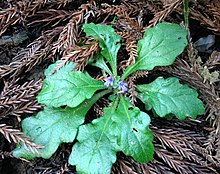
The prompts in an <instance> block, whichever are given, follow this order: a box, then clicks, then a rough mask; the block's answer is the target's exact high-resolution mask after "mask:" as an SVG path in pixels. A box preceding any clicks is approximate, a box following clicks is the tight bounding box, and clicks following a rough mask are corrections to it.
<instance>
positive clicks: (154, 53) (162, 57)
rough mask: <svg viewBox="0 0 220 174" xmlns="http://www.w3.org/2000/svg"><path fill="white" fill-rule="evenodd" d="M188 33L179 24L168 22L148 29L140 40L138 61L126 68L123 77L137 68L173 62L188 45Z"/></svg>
mask: <svg viewBox="0 0 220 174" xmlns="http://www.w3.org/2000/svg"><path fill="white" fill-rule="evenodd" d="M186 35H187V32H186V30H185V29H183V28H181V27H180V26H179V25H177V24H170V23H166V22H163V23H159V24H157V25H156V27H154V28H149V29H147V30H146V32H145V34H144V37H143V39H141V40H139V42H138V57H137V58H136V63H135V64H133V65H131V66H129V67H128V68H127V69H126V70H125V72H124V74H123V76H122V79H125V78H126V77H127V76H129V75H130V74H131V73H133V72H135V71H137V70H152V69H153V68H154V67H155V66H168V65H171V64H173V62H174V60H175V58H176V57H177V56H178V55H179V54H180V53H182V52H183V50H184V48H185V46H186V45H187V40H186Z"/></svg>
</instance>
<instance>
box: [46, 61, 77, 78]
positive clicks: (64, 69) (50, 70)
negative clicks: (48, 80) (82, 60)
mask: <svg viewBox="0 0 220 174" xmlns="http://www.w3.org/2000/svg"><path fill="white" fill-rule="evenodd" d="M60 63H61V60H58V61H56V62H55V63H54V64H51V65H50V66H49V67H48V68H47V69H46V70H45V72H44V75H45V76H46V77H49V76H51V75H53V72H54V71H55V70H56V69H57V67H58V66H59V64H60ZM76 65H77V64H76V63H73V62H68V63H67V64H66V65H65V66H63V67H61V68H60V70H59V71H60V72H71V71H72V70H73V69H74V68H75V66H76Z"/></svg>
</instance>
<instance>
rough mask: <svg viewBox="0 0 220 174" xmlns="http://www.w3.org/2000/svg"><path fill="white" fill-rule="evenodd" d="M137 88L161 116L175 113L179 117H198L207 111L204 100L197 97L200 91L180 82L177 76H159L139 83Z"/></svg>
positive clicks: (145, 100) (147, 103) (142, 98)
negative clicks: (147, 81)
mask: <svg viewBox="0 0 220 174" xmlns="http://www.w3.org/2000/svg"><path fill="white" fill-rule="evenodd" d="M137 89H138V91H139V92H140V93H139V95H140V96H141V100H142V101H143V102H144V103H146V105H147V107H148V108H149V106H151V107H152V108H153V109H154V110H155V112H156V114H157V115H159V116H160V117H165V116H166V115H167V114H174V115H176V117H177V118H179V119H185V118H186V117H187V116H189V117H192V118H196V116H197V115H201V114H204V112H205V109H204V107H203V103H202V101H201V100H199V99H198V98H197V97H198V93H197V92H196V91H195V90H193V89H191V88H189V87H188V86H187V85H182V84H180V83H179V80H178V79H177V78H173V77H171V78H167V79H164V78H161V77H159V78H157V79H156V80H155V81H153V82H152V83H150V84H145V85H138V87H137Z"/></svg>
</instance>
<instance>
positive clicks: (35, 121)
mask: <svg viewBox="0 0 220 174" xmlns="http://www.w3.org/2000/svg"><path fill="white" fill-rule="evenodd" d="M108 92H109V90H106V91H103V92H100V93H98V94H96V95H95V96H94V97H93V98H92V99H90V100H87V101H85V102H84V103H82V104H81V105H79V106H77V107H75V108H67V109H62V108H51V107H45V108H44V110H43V111H41V112H39V113H38V114H37V115H36V116H33V117H28V118H26V119H24V120H23V121H22V131H23V132H24V133H25V134H26V135H29V136H30V137H31V140H32V141H34V142H35V143H36V144H40V145H42V146H44V148H43V149H39V152H40V155H38V154H36V153H35V154H34V153H32V152H31V151H27V150H26V149H25V147H24V145H22V146H21V147H18V148H16V149H15V150H14V151H13V155H14V156H15V157H23V158H26V159H32V158H34V157H43V158H46V159H48V158H50V157H51V156H52V155H53V153H54V152H55V151H56V150H57V148H58V146H59V145H60V144H61V143H64V142H65V143H69V142H73V140H74V139H75V136H76V133H77V130H78V127H79V126H80V125H81V124H82V123H83V122H84V118H85V115H86V113H87V111H88V110H89V109H90V107H91V106H92V105H93V104H94V103H95V102H96V101H97V100H98V99H99V98H100V97H102V96H103V95H105V94H106V93H108Z"/></svg>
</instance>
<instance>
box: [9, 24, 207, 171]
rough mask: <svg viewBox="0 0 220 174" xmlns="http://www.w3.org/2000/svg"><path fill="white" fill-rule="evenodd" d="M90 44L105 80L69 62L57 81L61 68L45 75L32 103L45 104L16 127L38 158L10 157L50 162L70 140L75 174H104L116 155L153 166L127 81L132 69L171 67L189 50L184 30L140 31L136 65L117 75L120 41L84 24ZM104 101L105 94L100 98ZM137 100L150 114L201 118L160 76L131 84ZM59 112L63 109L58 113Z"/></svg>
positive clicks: (191, 94)
mask: <svg viewBox="0 0 220 174" xmlns="http://www.w3.org/2000/svg"><path fill="white" fill-rule="evenodd" d="M83 30H84V32H85V33H86V35H87V36H88V37H91V39H95V40H97V41H99V46H100V48H101V51H100V54H99V55H97V56H95V59H94V62H93V65H94V66H97V67H99V68H100V69H101V70H102V72H104V74H105V75H106V79H105V81H101V80H97V79H94V78H92V77H91V76H90V75H89V73H87V72H82V71H77V70H74V67H75V66H76V63H72V62H70V63H68V64H66V65H65V66H64V67H62V68H60V69H59V70H58V71H57V72H56V73H55V74H53V73H52V72H53V71H54V70H55V69H56V67H57V65H58V63H59V62H57V63H55V64H52V65H50V66H49V68H48V69H47V70H46V71H45V76H46V78H45V80H44V82H43V89H42V91H41V92H40V93H39V95H38V96H37V99H38V102H39V103H43V104H45V107H44V110H43V111H41V112H39V113H38V114H37V115H36V116H32V117H29V118H26V119H24V120H23V121H22V129H23V132H24V133H26V134H27V135H29V136H30V137H31V140H32V141H34V142H35V143H37V144H40V145H42V146H44V148H43V149H40V150H39V154H37V153H33V152H31V151H28V150H26V149H25V147H24V145H23V144H20V145H19V147H17V148H16V149H15V150H14V152H13V155H14V156H15V157H22V158H26V159H32V158H35V157H42V158H46V159H48V158H50V157H51V156H52V155H53V153H55V151H56V150H57V148H58V146H59V145H60V144H61V143H70V142H73V141H74V140H75V142H76V143H74V144H73V147H72V152H71V154H70V156H69V164H71V165H75V166H76V170H77V171H78V172H79V173H92V174H100V173H101V174H107V173H110V171H111V166H112V165H113V163H114V162H115V161H116V154H117V152H123V153H124V154H125V155H127V156H131V157H133V158H134V160H136V161H138V162H140V163H145V162H148V161H149V160H152V159H153V154H154V146H153V143H152V141H153V134H152V132H151V130H150V128H149V124H150V121H151V119H150V116H149V115H148V114H147V111H146V112H144V111H141V110H140V109H139V108H138V106H134V105H132V104H131V103H130V99H129V98H128V97H126V96H129V95H125V94H126V93H128V92H129V89H128V84H127V83H126V78H127V77H128V76H129V75H131V74H132V73H134V72H136V71H138V70H147V71H150V70H152V69H154V67H156V66H168V65H171V64H173V62H174V60H175V58H176V57H177V56H178V55H179V54H181V53H182V52H183V50H184V48H185V47H186V45H187V40H186V35H187V32H186V30H185V29H183V28H181V27H180V26H179V25H177V24H170V23H165V22H164V23H159V24H158V25H157V26H156V27H154V28H149V29H147V30H146V32H145V34H144V36H143V38H142V39H141V40H139V41H138V46H137V49H138V50H137V51H138V56H137V57H136V60H135V63H134V64H132V65H130V66H128V67H127V68H126V69H125V71H124V73H123V74H122V75H121V76H119V75H118V67H117V53H118V51H119V49H120V46H121V44H120V39H121V37H120V35H117V34H115V32H114V29H113V28H112V27H111V26H102V25H100V24H93V23H91V24H84V25H83ZM106 94H108V95H106ZM103 96H106V97H108V98H109V101H110V104H109V106H108V107H106V108H104V109H103V111H104V114H103V115H102V116H101V117H99V118H97V119H94V120H93V121H92V122H91V123H84V121H85V116H86V114H87V112H88V111H89V109H90V108H91V107H92V106H93V104H94V103H95V102H96V101H97V100H98V99H100V98H101V97H103ZM136 97H137V98H139V99H140V100H141V101H142V102H143V103H144V104H145V106H146V110H150V109H152V110H153V113H155V115H157V116H158V117H166V116H167V115H170V114H172V115H174V116H176V117H177V118H178V119H181V120H182V119H184V118H186V117H191V118H193V119H194V118H196V116H197V115H201V114H203V113H204V106H203V103H202V101H201V100H199V99H198V93H197V92H196V91H195V90H194V89H191V88H189V87H188V86H187V85H183V84H180V83H179V80H178V79H177V78H174V77H170V78H163V77H158V78H157V79H156V80H154V81H152V82H151V83H150V84H139V85H138V84H137V96H136ZM63 106H65V107H63Z"/></svg>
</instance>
